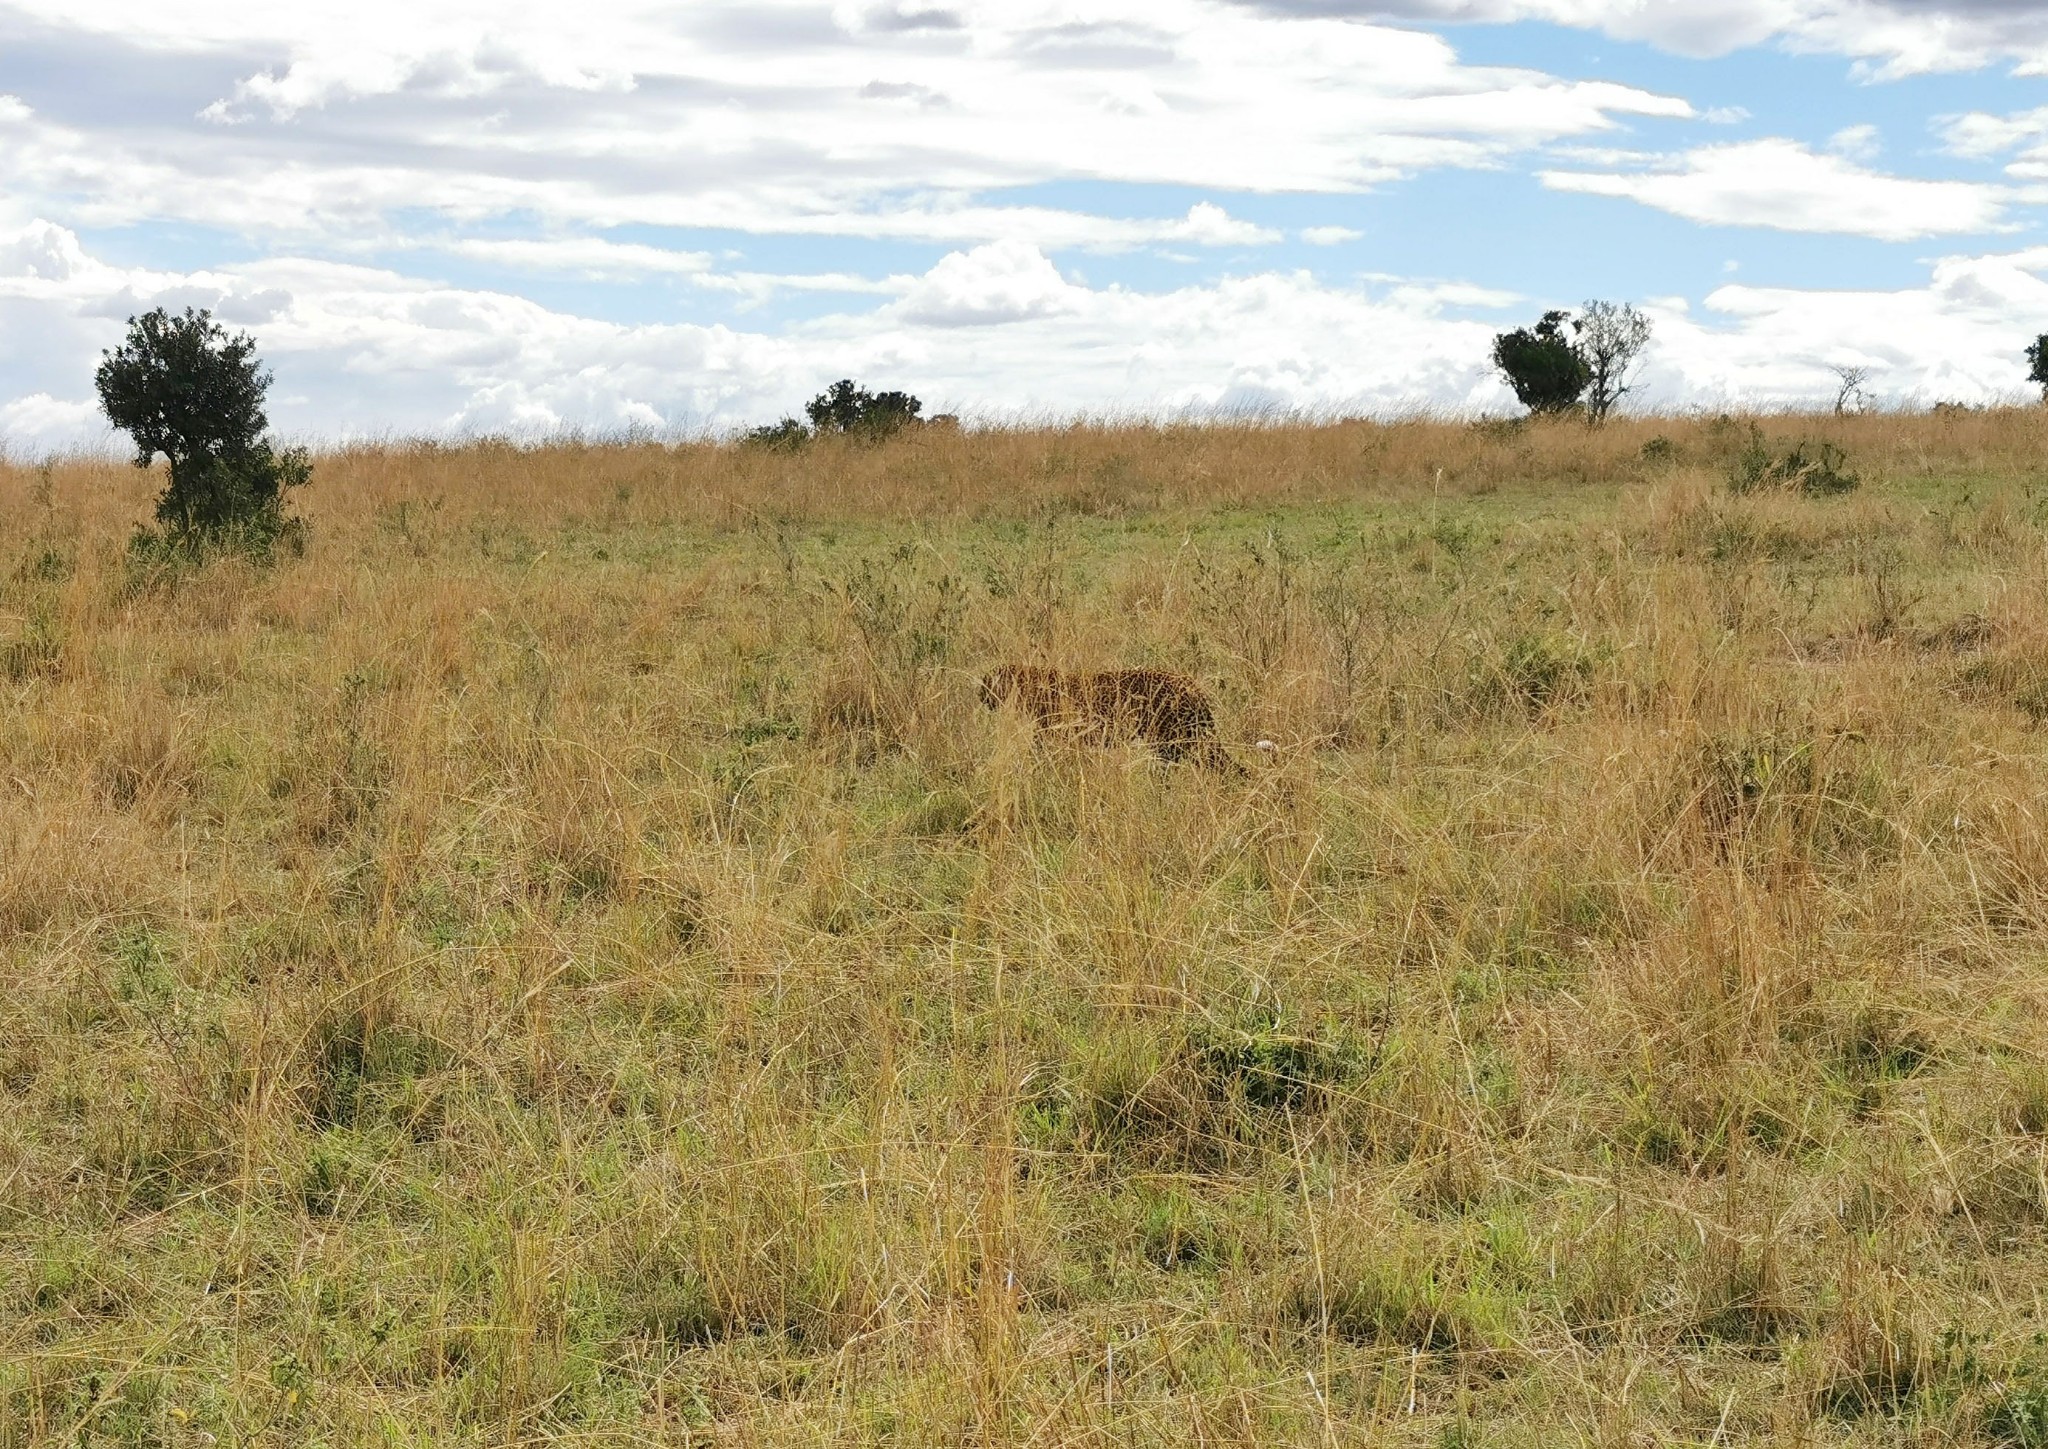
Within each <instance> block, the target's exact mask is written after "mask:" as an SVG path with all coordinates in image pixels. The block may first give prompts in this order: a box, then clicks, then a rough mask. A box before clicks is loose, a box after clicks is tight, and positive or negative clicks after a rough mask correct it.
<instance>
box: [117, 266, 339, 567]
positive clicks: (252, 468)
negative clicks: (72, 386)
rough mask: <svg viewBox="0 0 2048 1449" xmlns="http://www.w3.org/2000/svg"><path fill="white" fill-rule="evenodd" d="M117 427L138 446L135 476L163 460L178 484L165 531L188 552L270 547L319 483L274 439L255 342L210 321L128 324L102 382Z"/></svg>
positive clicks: (165, 315)
mask: <svg viewBox="0 0 2048 1449" xmlns="http://www.w3.org/2000/svg"><path fill="white" fill-rule="evenodd" d="M93 382H94V384H95V385H96V386H97V387H98V389H99V395H100V407H101V408H102V409H103V410H104V411H105V412H106V415H107V420H108V421H109V422H111V423H112V424H113V425H114V426H115V427H117V428H119V429H121V430H122V431H123V432H125V433H127V434H128V435H129V437H130V438H132V439H133V440H134V442H135V466H136V467H138V468H147V467H149V466H150V465H151V464H152V463H154V462H155V461H156V457H157V455H158V454H159V453H161V454H162V455H163V456H164V458H165V459H166V460H167V461H168V462H169V464H170V481H169V482H168V483H167V484H166V485H165V488H164V491H163V493H162V494H160V495H159V496H158V498H157V503H156V516H157V521H158V522H159V523H161V524H163V526H164V528H165V529H166V530H167V531H168V532H169V533H170V535H171V536H172V537H173V538H174V539H176V540H178V541H180V542H185V543H193V542H199V541H204V540H209V539H218V538H221V537H223V536H226V535H234V536H237V537H239V538H241V539H243V540H245V541H247V542H251V543H255V544H258V545H264V546H267V545H269V544H271V543H274V542H276V540H277V538H278V536H279V535H280V534H281V533H282V532H284V530H285V528H286V527H287V520H286V518H285V514H284V495H285V493H286V491H287V490H288V489H292V488H296V487H299V486H300V485H302V484H304V483H305V482H307V481H308V479H310V478H311V476H312V471H313V470H312V467H311V465H310V464H309V462H308V461H307V458H306V453H305V450H304V449H301V448H287V449H285V450H284V451H283V452H279V451H277V450H276V449H274V448H273V447H272V446H271V445H270V443H269V442H268V441H267V440H266V439H265V438H264V436H263V432H264V429H265V428H267V427H268V426H269V418H268V417H267V416H266V415H265V414H264V411H263V397H264V394H265V393H266V392H268V391H269V388H270V374H269V373H268V372H266V371H265V370H264V369H263V367H262V365H261V364H260V363H258V362H257V360H256V342H255V339H254V338H252V337H250V336H249V334H248V333H246V332H244V333H238V334H235V335H233V336H230V335H229V334H228V332H227V330H226V329H225V328H223V327H221V326H220V325H219V324H218V323H216V322H215V321H214V320H213V315H212V314H211V313H210V312H206V311H194V310H193V309H192V308H190V307H187V308H186V309H185V312H184V315H183V316H173V315H172V314H171V313H169V312H168V311H166V310H165V309H164V308H162V307H159V308H157V309H156V310H155V311H154V312H149V313H145V314H144V315H143V316H141V317H131V318H129V319H128V336H127V340H126V341H124V342H123V343H122V344H121V346H119V347H117V348H115V349H114V350H112V351H110V352H106V353H103V354H101V359H100V365H99V368H98V370H97V371H96V372H95V373H94V375H93Z"/></svg>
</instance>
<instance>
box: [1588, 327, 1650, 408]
mask: <svg viewBox="0 0 2048 1449" xmlns="http://www.w3.org/2000/svg"><path fill="white" fill-rule="evenodd" d="M1572 330H1573V331H1574V332H1575V333H1576V334H1577V338H1576V340H1575V341H1574V343H1573V351H1575V352H1577V353H1578V355H1579V360H1580V361H1581V362H1583V363H1584V364H1585V367H1586V417H1587V419H1588V420H1589V421H1591V422H1596V423H1597V422H1601V421H1603V420H1605V418H1606V417H1607V415H1608V414H1609V413H1611V412H1613V411H1614V405H1615V404H1616V403H1618V402H1620V401H1621V400H1622V398H1623V397H1625V396H1626V395H1627V394H1628V392H1629V391H1630V388H1631V386H1632V384H1631V383H1630V382H1629V372H1630V371H1631V369H1633V368H1634V367H1635V364H1636V359H1637V358H1638V357H1640V356H1641V355H1642V351H1643V349H1644V348H1645V347H1647V346H1648V345H1649V342H1650V319H1649V318H1647V317H1645V316H1644V315H1643V314H1642V313H1640V312H1638V311H1637V310H1636V309H1635V308H1633V307H1631V306H1629V305H1628V304H1627V303H1625V302H1621V303H1616V302H1588V303H1587V304H1586V309H1585V311H1583V312H1581V313H1580V314H1579V318H1578V320H1577V321H1576V322H1574V323H1573V324H1572Z"/></svg>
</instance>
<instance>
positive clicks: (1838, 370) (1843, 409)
mask: <svg viewBox="0 0 2048 1449" xmlns="http://www.w3.org/2000/svg"><path fill="white" fill-rule="evenodd" d="M1833 371H1834V374H1835V380H1836V381H1837V382H1839V383H1840V384H1841V386H1840V387H1838V388H1837V389H1836V390H1835V416H1836V417H1838V418H1839V417H1842V416H1843V415H1845V414H1846V413H1847V412H1848V411H1849V409H1850V408H1851V407H1852V406H1854V407H1859V408H1860V407H1861V406H1862V404H1863V403H1864V401H1865V399H1866V398H1867V397H1868V394H1866V393H1865V392H1864V391H1863V384H1864V383H1866V382H1868V381H1870V369H1869V368H1867V367H1858V366H1856V365H1854V364H1853V363H1847V362H1838V363H1836V364H1835V365H1834V369H1833Z"/></svg>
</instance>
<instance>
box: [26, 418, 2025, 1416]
mask: <svg viewBox="0 0 2048 1449" xmlns="http://www.w3.org/2000/svg"><path fill="white" fill-rule="evenodd" d="M1759 426H1760V428H1761V436H1762V437H1763V438H1764V439H1765V442H1766V446H1767V450H1769V451H1771V452H1773V453H1776V452H1777V451H1780V450H1784V449H1789V448H1790V446H1791V445H1792V443H1793V442H1794V441H1796V440H1798V439H1802V438H1804V439H1820V438H1826V439H1831V440H1833V441H1835V442H1837V443H1839V444H1840V445H1841V446H1842V447H1843V448H1844V449H1845V450H1846V453H1847V455H1848V459H1849V465H1850V466H1851V467H1852V468H1854V469H1855V470H1856V471H1857V472H1858V473H1859V474H1860V476H1861V477H1862V480H1863V486H1862V487H1861V488H1860V489H1859V490H1857V491H1855V492H1853V493H1847V494H1844V495H1841V496H1835V497H1824V498H1823V497H1808V496H1805V495H1804V494H1803V493H1801V492H1799V491H1796V490H1771V489H1766V490H1763V491H1759V492H1753V493H1748V494H1744V495H1741V496H1737V495H1734V494H1732V493H1730V492H1729V490H1728V488H1727V486H1726V480H1727V479H1728V477H1729V476H1730V474H1731V470H1732V469H1734V468H1736V467H1737V466H1738V462H1739V455H1740V454H1741V452H1742V450H1743V449H1744V448H1745V447H1748V446H1749V445H1750V443H1751V440H1752V435H1751V433H1750V431H1749V425H1748V423H1747V422H1727V421H1721V420H1713V419H1689V420H1670V419H1666V420H1655V419H1652V420H1641V421H1630V422H1625V423H1618V424H1615V425H1612V426H1609V427H1607V428H1603V429H1601V430H1598V431H1590V430H1587V429H1585V428H1583V427H1579V426H1576V425H1561V426H1555V427H1539V428H1528V429H1511V428H1507V427H1503V426H1498V425H1487V426H1478V427H1465V426H1459V425H1454V424H1445V423H1428V422H1416V423H1409V424H1396V425H1383V426H1382V425H1369V424H1351V425H1342V426H1334V427H1326V428H1285V427H1272V428H1243V429H1233V428H1212V429H1184V430H1163V431H1162V430H1147V429H1120V428H1108V427H1102V428H1076V429H1071V430H1056V431H1039V432H1012V433H992V434H973V433H969V434H964V435H962V434H944V433H934V432H927V433H922V434H918V435H915V436H910V437H905V438H901V439H898V440H895V441H892V442H890V443H888V444H886V445H884V446H880V447H871V448H849V449H843V450H842V449H838V448H834V447H828V446H819V447H817V448H814V449H812V450H810V451H808V452H802V453H789V454H785V453H775V452H768V451H759V450H748V449H743V448H732V447H725V448H720V447H713V446H709V445H705V446H699V447H685V448H678V449H669V448H661V447H654V446H623V445H622V446H612V447H607V446H589V447H579V446H568V445H563V446H558V447H553V448H546V449H538V450H531V451H519V450H515V449H511V448H508V447H503V446H494V445H488V444H477V445H472V446H465V447H459V448H426V447H398V446H393V447H388V448H363V449H357V450H353V451H349V452H343V453H337V454H334V455H332V456H329V457H327V458H325V459H323V460H322V461H321V463H320V466H319V471H318V475H317V480H316V484H315V486H314V488H312V489H310V490H308V492H307V494H306V496H305V498H304V509H305V512H306V513H307V515H308V517H309V520H310V523H311V528H310V533H309V542H308V545H307V548H306V550H305V552H304V554H303V556H298V557H288V558H283V559H280V560H278V561H277V562H275V563H274V564H272V565H270V566H267V567H258V566H255V565H253V564H250V563H248V562H245V561H239V560H235V559H221V560H217V561H214V562H212V563H210V564H207V565H205V566H204V567H198V568H181V569H165V568H162V567H155V568H151V567H145V566H143V565H141V564H138V563H136V562H135V561H133V560H131V559H130V558H128V557H127V556H126V554H125V552H124V545H125V542H126V538H127V535H128V532H129V530H130V529H131V528H132V527H133V526H134V524H135V522H136V521H137V520H138V519H140V518H142V517H143V516H145V515H146V513H147V494H148V492H149V486H150V485H149V482H148V480H146V479H144V478H142V477H141V476H139V475H138V474H136V473H135V472H134V471H133V470H132V469H128V468H125V467H122V466H118V465H116V464H111V463H108V464H101V463H93V462H86V461H74V462H63V463H58V464H56V465H53V466H51V467H48V468H40V469H39V468H34V467H18V466H17V467H11V468H0V982H4V991H0V1446H5V1449H24V1446H28V1445H43V1444H92V1445H99V1444H132V1445H179V1446H182V1445H211V1444H222V1445H226V1444H281V1445H282V1444H291V1445H297V1444H325V1445H332V1446H343V1445H348V1446H354V1445H393V1446H396V1445H423V1444H430V1443H432V1444H442V1443H471V1444H478V1445H505V1444H552V1443H562V1444H572V1443H573V1444H588V1445H614V1444H616V1445H641V1444H749V1445H752V1444H761V1445H785V1444H827V1443H831V1444H874V1445H921V1444H928V1445H956V1444H990V1445H995V1444H1003V1445H1048V1446H1050V1445H1068V1444H1083V1443H1091V1444H1102V1445H1109V1444H1117V1445H1126V1444H1129V1445H1176V1446H1178V1445H1213V1444H1230V1445H1275V1444H1303V1445H1329V1444H1347V1445H1348V1444H1367V1443H1371V1444H1418V1445H1420V1444H1429V1445H1443V1446H1454V1445H1455V1446H1481V1445H1501V1446H1510V1445H1535V1444H1542V1445H1545V1446H1555V1445H1559V1444H1564V1443H1588V1444H1601V1445H1636V1444H1651V1443H1691V1444H1699V1445H1708V1444H1723V1445H1725V1444H1735V1443H1745V1442H1748V1443H1779V1442H1783V1443H1798V1444H1834V1443H1868V1444H1922V1445H1949V1444H1955V1445H1974V1444H1985V1445H2010V1446H2023V1449H2033V1446H2039V1445H2043V1444H2048V1340H2044V1337H2043V1333H2044V1330H2048V1317H2044V1314H2048V1302H2044V1297H2043V1295H2044V1291H2048V1013H2044V1006H2048V836H2044V831H2043V825H2044V820H2043V814H2044V804H2043V802H2044V800H2048V758H2044V750H2043V745H2044V740H2048V736H2044V733H2043V724H2044V721H2048V547H2044V546H2048V414H2042V413H2037V412H2033V411H2026V412H2007V413H1990V414H1949V415H1944V416H1939V417H1868V418H1848V419H1817V418H1771V419H1762V420H1759ZM1008 659H1034V660H1043V661H1048V662H1053V663H1061V664H1068V665H1075V666H1082V665H1087V666H1095V665H1104V664H1119V663H1128V664H1155V665H1161V666H1166V667H1171V668H1175V669H1182V670H1186V671H1188V672H1189V673H1191V674H1193V675H1195V676H1197V677H1198V678H1200V679H1201V680H1202V681H1203V682H1204V683H1205V684H1206V685H1208V686H1209V687H1210V688H1211V689H1212V691H1213V693H1214V695H1215V698H1216V700H1217V703H1218V709H1219V714H1220V717H1221V719H1222V722H1223V728H1224V733H1225V736H1226V738H1227V740H1228V741H1229V742H1230V745H1231V748H1232V749H1233V750H1234V751H1235V752H1236V754H1237V755H1238V757H1239V758H1240V759H1242V760H1243V761H1244V762H1245V763H1246V765H1247V767H1248V774H1247V777H1246V778H1244V779H1242V780H1239V779H1235V778H1231V777H1229V776H1227V775H1225V774H1222V773H1218V772H1206V771H1201V770H1197V769H1193V768H1172V767H1167V766H1163V765H1161V764H1158V763H1156V762H1154V761H1151V760H1150V759H1149V758H1147V757H1146V756H1144V755H1143V754H1142V753H1139V752H1134V751H1123V750H1099V749H1096V750H1091V749H1087V748H1080V747H1068V746H1062V745H1060V744H1058V743H1056V742H1045V741H1034V740H1033V739H1032V738H1031V737H1030V735H1029V733H1028V730H1027V729H1026V728H1025V727H1024V726H1023V725H1022V724H1021V723H1020V722H1019V721H1017V720H1014V719H1009V718H1006V717H1003V716H999V715H993V714H990V713H988V712H986V711H984V710H983V709H981V708H980V707H979V705H978V702H977V700H976V698H975V691H974V686H973V681H974V677H975V675H976V674H977V673H978V671H979V670H981V669H982V668H984V667H986V666H987V665H988V664H990V663H993V662H996V661H1000V660H1008ZM1261 737H1264V738H1269V739H1271V740H1273V741H1275V742H1276V743H1277V745H1278V749H1277V750H1276V751H1275V752H1274V754H1273V756H1272V758H1270V759H1267V758H1263V757H1261V756H1260V755H1259V754H1258V753H1257V752H1254V751H1252V750H1249V749H1247V748H1245V746H1246V744H1247V743H1248V742H1250V741H1252V740H1255V739H1258V738H1261Z"/></svg>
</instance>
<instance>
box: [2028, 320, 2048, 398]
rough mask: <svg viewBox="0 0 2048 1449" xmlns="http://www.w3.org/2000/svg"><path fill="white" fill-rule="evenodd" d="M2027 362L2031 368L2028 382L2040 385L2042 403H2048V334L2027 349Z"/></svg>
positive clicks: (2041, 336)
mask: <svg viewBox="0 0 2048 1449" xmlns="http://www.w3.org/2000/svg"><path fill="white" fill-rule="evenodd" d="M2027 362H2028V363H2029V365H2030V368H2031V370H2030V371H2029V372H2028V373H2027V381H2028V382H2031V383H2036V384H2038V385H2039V386H2040V389H2041V401H2043V402H2048V332H2043V333H2042V334H2041V335H2040V336H2039V337H2037V338H2035V339H2034V344H2033V346H2031V347H2029V348H2028V349H2027Z"/></svg>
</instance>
